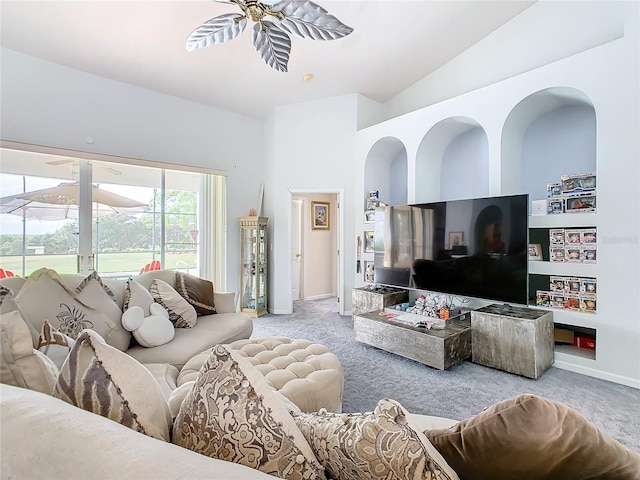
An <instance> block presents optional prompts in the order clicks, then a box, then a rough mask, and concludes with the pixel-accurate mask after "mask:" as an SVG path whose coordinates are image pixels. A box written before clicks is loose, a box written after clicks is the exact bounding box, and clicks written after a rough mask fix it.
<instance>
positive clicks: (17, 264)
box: [0, 252, 197, 275]
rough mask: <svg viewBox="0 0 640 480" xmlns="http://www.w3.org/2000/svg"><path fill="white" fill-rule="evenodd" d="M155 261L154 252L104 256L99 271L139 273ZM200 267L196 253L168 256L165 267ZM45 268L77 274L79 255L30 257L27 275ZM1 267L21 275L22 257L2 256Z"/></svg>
mask: <svg viewBox="0 0 640 480" xmlns="http://www.w3.org/2000/svg"><path fill="white" fill-rule="evenodd" d="M152 260H153V257H152V255H151V253H150V252H136V253H101V254H99V256H98V268H97V271H98V272H99V273H114V272H130V273H135V272H139V271H140V270H141V269H142V268H143V267H144V266H145V265H146V264H147V263H149V262H151V261H152ZM196 264H197V254H196V252H186V253H167V254H165V265H163V267H164V268H168V269H176V268H180V269H184V268H187V267H188V268H189V269H191V270H193V269H195V268H196ZM42 267H47V268H51V269H53V270H55V271H57V272H58V273H75V272H77V257H76V255H30V256H28V257H26V262H25V274H26V275H29V274H31V273H32V272H33V271H35V270H37V269H39V268H42ZM0 268H2V269H4V270H11V271H12V272H13V273H14V274H16V275H21V274H22V257H19V256H0Z"/></svg>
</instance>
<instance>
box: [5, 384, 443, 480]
mask: <svg viewBox="0 0 640 480" xmlns="http://www.w3.org/2000/svg"><path fill="white" fill-rule="evenodd" d="M412 417H413V419H414V420H415V421H416V423H418V424H419V425H420V426H421V428H425V429H426V428H445V427H447V426H450V425H451V424H453V423H455V422H454V421H453V420H448V419H442V418H437V417H428V416H424V415H413V416H412ZM0 424H1V425H2V429H1V430H0V435H1V438H0V440H1V441H0V444H1V448H2V450H1V464H0V472H1V474H2V478H6V479H36V478H48V479H51V480H57V479H60V480H62V479H65V480H72V479H86V478H96V479H115V478H118V479H129V478H130V479H136V480H145V479H150V480H151V479H154V480H161V479H178V478H185V479H208V478H212V479H213V478H215V479H225V480H235V479H237V480H252V479H262V478H263V479H268V478H271V479H273V478H274V477H273V476H271V475H267V474H264V473H261V472H260V471H258V470H254V469H251V468H247V467H244V466H242V465H237V464H234V463H230V462H226V461H222V460H216V459H213V458H209V457H206V456H204V455H200V454H198V453H194V452H192V451H191V450H187V449H185V448H182V447H179V446H177V445H174V444H172V443H167V442H163V441H161V440H156V439H155V438H151V437H149V436H146V435H143V434H141V433H138V432H135V431H134V430H132V429H130V428H127V427H125V426H122V425H120V424H118V423H116V422H114V421H112V420H109V419H107V418H104V417H101V416H100V415H96V414H93V413H90V412H87V411H85V410H82V409H80V408H77V407H74V406H72V405H70V404H68V403H66V402H63V401H62V400H59V399H57V398H54V397H52V396H50V395H45V394H42V393H39V392H34V391H31V390H26V389H22V388H19V387H13V386H9V385H4V384H1V385H0ZM54 446H56V447H54Z"/></svg>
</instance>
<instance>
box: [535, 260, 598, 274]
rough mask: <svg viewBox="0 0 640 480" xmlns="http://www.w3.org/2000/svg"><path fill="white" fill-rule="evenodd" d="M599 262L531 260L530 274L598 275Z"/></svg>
mask: <svg viewBox="0 0 640 480" xmlns="http://www.w3.org/2000/svg"><path fill="white" fill-rule="evenodd" d="M597 271H598V264H597V263H584V262H546V261H530V262H529V275H562V276H564V277H597V276H598V275H597Z"/></svg>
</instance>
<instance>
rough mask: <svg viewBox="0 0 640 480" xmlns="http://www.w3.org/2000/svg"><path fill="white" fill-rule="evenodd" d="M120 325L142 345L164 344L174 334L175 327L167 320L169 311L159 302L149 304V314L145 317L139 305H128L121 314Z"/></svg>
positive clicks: (154, 345)
mask: <svg viewBox="0 0 640 480" xmlns="http://www.w3.org/2000/svg"><path fill="white" fill-rule="evenodd" d="M122 326H123V327H124V328H125V329H127V330H129V331H130V332H131V333H132V334H133V338H135V339H136V341H137V342H138V343H139V344H140V345H142V346H143V347H157V346H160V345H164V344H165V343H169V342H170V341H171V340H173V337H174V336H175V335H176V329H175V328H173V323H171V321H170V320H169V312H167V311H166V310H165V309H164V307H163V306H162V305H160V304H159V303H152V304H151V306H150V307H149V315H147V316H146V317H145V316H144V310H142V308H141V307H138V306H136V305H133V306H132V307H129V309H128V310H126V311H125V312H124V313H123V314H122Z"/></svg>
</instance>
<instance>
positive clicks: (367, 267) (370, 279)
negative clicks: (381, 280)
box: [364, 262, 375, 283]
mask: <svg viewBox="0 0 640 480" xmlns="http://www.w3.org/2000/svg"><path fill="white" fill-rule="evenodd" d="M374 270H375V268H374V264H373V262H364V281H365V282H366V283H374V281H375V274H374Z"/></svg>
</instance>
